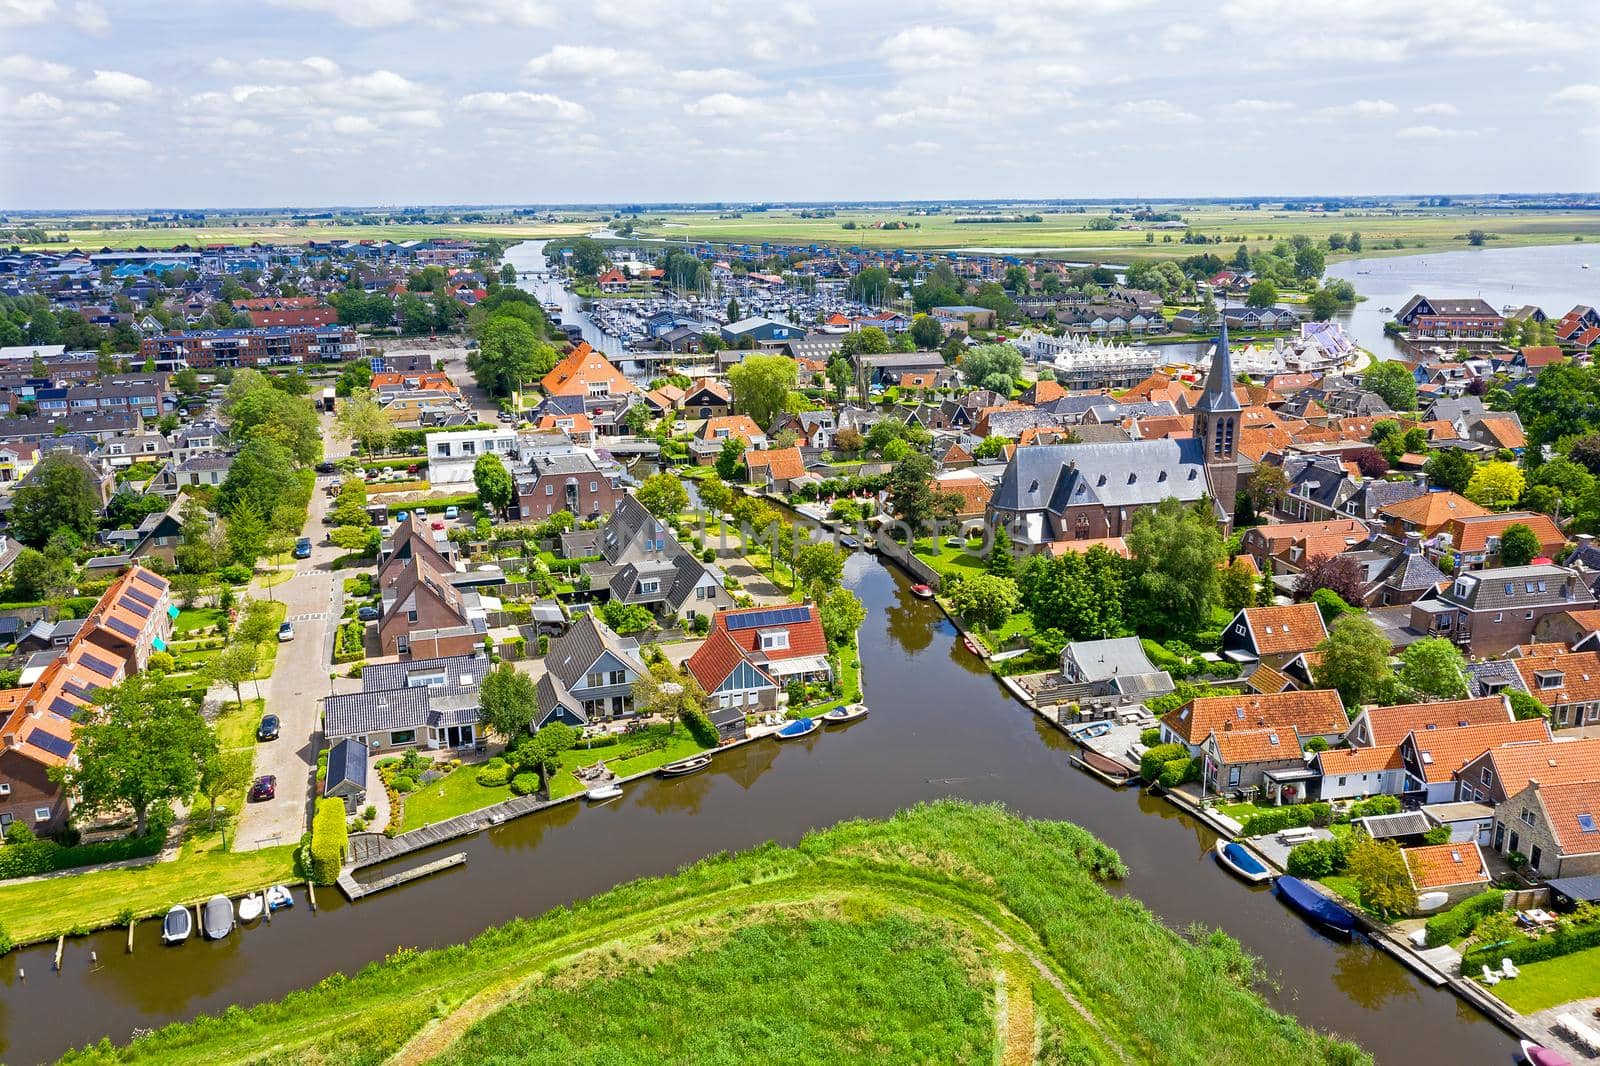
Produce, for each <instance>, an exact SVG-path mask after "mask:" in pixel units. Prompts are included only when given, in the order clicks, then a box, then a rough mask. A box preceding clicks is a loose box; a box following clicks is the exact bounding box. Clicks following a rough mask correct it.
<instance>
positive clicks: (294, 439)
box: [222, 367, 322, 466]
mask: <svg viewBox="0 0 1600 1066" xmlns="http://www.w3.org/2000/svg"><path fill="white" fill-rule="evenodd" d="M222 414H223V416H224V417H225V418H227V420H228V423H229V425H228V435H229V436H230V437H231V438H232V439H233V440H234V441H235V442H236V443H239V444H245V443H247V442H249V441H251V440H255V439H257V438H266V439H269V440H272V441H275V442H276V443H278V444H279V445H281V446H282V447H283V448H284V449H285V450H286V451H287V452H288V453H289V455H290V457H291V458H292V459H293V461H294V462H295V463H296V464H298V465H300V466H309V465H311V464H312V463H315V462H316V461H317V460H319V459H321V458H322V423H321V421H320V420H319V419H318V417H317V412H316V409H315V408H313V407H312V406H311V401H310V400H309V399H307V398H306V397H304V396H291V395H289V394H288V393H286V392H284V391H283V390H281V389H278V388H274V387H273V384H272V379H270V378H268V377H267V376H266V375H265V374H262V373H261V372H260V371H257V370H252V369H250V368H248V367H246V368H244V369H240V370H236V371H234V375H233V381H232V382H231V383H230V384H229V385H228V392H227V395H226V396H224V397H223V401H222Z"/></svg>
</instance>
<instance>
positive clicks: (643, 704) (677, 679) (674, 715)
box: [633, 659, 706, 732]
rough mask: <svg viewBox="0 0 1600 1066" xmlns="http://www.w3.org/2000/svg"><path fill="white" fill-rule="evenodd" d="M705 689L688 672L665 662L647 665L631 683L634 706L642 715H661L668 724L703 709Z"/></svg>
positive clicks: (675, 725)
mask: <svg viewBox="0 0 1600 1066" xmlns="http://www.w3.org/2000/svg"><path fill="white" fill-rule="evenodd" d="M705 702H706V694H705V690H703V689H702V688H701V687H700V683H699V682H698V681H696V680H695V678H694V675H693V674H691V673H689V671H687V670H680V669H679V668H677V667H675V666H673V665H672V663H670V662H668V661H667V660H665V659H662V660H659V661H657V662H654V663H651V664H650V670H649V672H648V673H645V674H643V675H641V676H640V677H639V680H637V681H635V682H634V683H633V706H634V708H635V709H636V710H638V711H640V712H642V713H644V714H652V715H660V716H661V717H662V718H665V719H666V720H667V721H668V722H670V723H671V725H672V729H673V731H674V732H676V731H677V728H678V721H679V719H681V718H685V717H688V716H690V715H692V714H693V713H694V712H695V711H698V710H700V709H701V708H703V707H704V706H705Z"/></svg>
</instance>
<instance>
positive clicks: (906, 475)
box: [888, 452, 936, 536]
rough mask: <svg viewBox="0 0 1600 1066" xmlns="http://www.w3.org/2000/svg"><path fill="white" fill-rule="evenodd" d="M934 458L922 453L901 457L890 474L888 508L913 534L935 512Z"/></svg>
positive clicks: (916, 532)
mask: <svg viewBox="0 0 1600 1066" xmlns="http://www.w3.org/2000/svg"><path fill="white" fill-rule="evenodd" d="M932 479H933V460H932V459H931V458H930V457H928V456H927V455H924V454H923V453H921V452H913V453H911V454H910V455H907V456H906V457H905V458H904V459H902V460H901V461H900V462H899V463H898V464H897V465H896V466H895V468H894V470H893V471H891V472H890V474H889V486H888V489H889V508H890V510H891V511H892V512H893V513H894V514H895V515H896V516H898V517H899V518H900V519H901V520H902V521H904V522H905V523H906V525H908V526H910V527H911V532H912V536H916V535H917V534H918V533H919V532H921V530H922V529H923V527H925V526H926V525H927V524H928V522H929V521H931V520H932V519H933V517H934V515H935V513H936V512H935V501H934V491H933V484H932Z"/></svg>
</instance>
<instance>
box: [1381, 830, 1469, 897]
mask: <svg viewBox="0 0 1600 1066" xmlns="http://www.w3.org/2000/svg"><path fill="white" fill-rule="evenodd" d="M1400 854H1401V855H1402V856H1404V857H1405V860H1406V870H1407V871H1408V872H1409V873H1410V874H1411V883H1412V884H1413V885H1415V886H1416V888H1417V890H1418V891H1426V890H1427V889H1430V888H1449V887H1452V886H1455V885H1476V884H1481V883H1482V882H1485V881H1487V880H1489V867H1488V866H1487V865H1486V864H1485V863H1484V861H1483V852H1481V851H1479V850H1478V845H1477V842H1476V841H1466V842H1464V843H1459V844H1428V845H1425V846H1423V847H1418V848H1406V849H1405V850H1404V851H1402V852H1401V853H1400Z"/></svg>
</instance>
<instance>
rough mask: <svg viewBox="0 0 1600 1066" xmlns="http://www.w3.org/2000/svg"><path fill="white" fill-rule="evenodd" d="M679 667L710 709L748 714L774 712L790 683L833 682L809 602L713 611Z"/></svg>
mask: <svg viewBox="0 0 1600 1066" xmlns="http://www.w3.org/2000/svg"><path fill="white" fill-rule="evenodd" d="M684 665H685V667H686V668H687V669H688V671H689V672H690V673H691V674H693V675H694V679H695V680H696V681H697V682H699V684H700V687H701V688H702V689H703V690H704V691H705V693H706V700H707V703H708V704H709V706H711V707H712V708H713V709H716V710H723V711H726V710H730V709H735V708H737V709H740V710H741V711H743V712H748V713H751V714H754V713H758V712H760V711H770V710H774V709H775V708H776V707H777V705H778V693H779V692H780V691H781V690H782V689H784V688H785V687H786V686H788V685H789V684H791V683H793V682H802V683H804V682H813V681H815V682H824V683H825V682H828V681H830V680H832V678H833V667H832V665H831V664H830V663H829V661H828V642H827V640H826V638H825V637H824V635H823V631H822V618H821V615H820V614H819V613H818V611H817V607H816V605H815V604H811V603H806V604H795V605H791V606H784V607H749V608H744V609H742V610H729V611H719V612H718V613H717V614H716V615H714V616H713V617H712V625H711V632H710V634H709V635H708V636H707V637H706V639H705V642H704V643H703V644H701V645H700V647H699V648H698V649H696V650H695V653H694V654H693V655H691V656H690V657H689V659H688V661H687V662H686V663H685V664H684ZM721 717H722V718H723V719H724V720H726V719H728V718H729V716H727V715H723V716H721ZM740 717H742V714H741V716H740Z"/></svg>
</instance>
